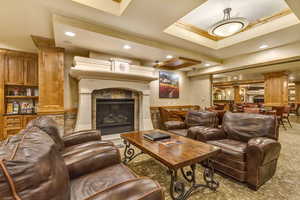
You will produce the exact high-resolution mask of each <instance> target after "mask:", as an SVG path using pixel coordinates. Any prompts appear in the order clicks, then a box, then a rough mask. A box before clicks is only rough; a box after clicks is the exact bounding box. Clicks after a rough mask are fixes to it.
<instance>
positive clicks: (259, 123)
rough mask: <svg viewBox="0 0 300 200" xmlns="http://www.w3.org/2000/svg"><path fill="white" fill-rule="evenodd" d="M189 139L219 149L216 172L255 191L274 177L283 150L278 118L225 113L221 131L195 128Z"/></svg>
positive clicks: (215, 166) (189, 132)
mask: <svg viewBox="0 0 300 200" xmlns="http://www.w3.org/2000/svg"><path fill="white" fill-rule="evenodd" d="M187 137H189V138H192V139H195V140H199V141H202V142H206V143H209V144H212V145H215V146H218V147H220V148H221V149H222V151H221V153H220V154H218V155H217V156H216V157H214V158H213V159H212V163H213V166H214V168H215V169H216V170H217V171H219V172H222V173H223V174H225V175H228V176H231V177H233V178H234V179H236V180H238V181H241V182H246V183H248V185H249V187H250V188H252V189H254V190H257V189H258V188H259V187H260V186H261V185H263V184H264V183H265V182H266V181H268V180H269V179H271V178H272V176H273V175H274V174H275V171H276V166H277V160H278V157H279V154H280V150H281V145H280V143H279V142H278V141H277V140H278V123H277V120H276V116H272V115H260V114H248V113H231V112H226V113H225V115H224V118H223V124H222V127H221V128H220V129H218V128H209V127H203V126H196V127H192V128H190V129H189V131H188V135H187Z"/></svg>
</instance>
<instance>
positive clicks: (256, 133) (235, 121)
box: [222, 112, 278, 142]
mask: <svg viewBox="0 0 300 200" xmlns="http://www.w3.org/2000/svg"><path fill="white" fill-rule="evenodd" d="M222 128H223V130H224V131H225V133H226V134H227V137H228V138H229V139H233V140H239V141H243V142H248V141H249V140H250V139H251V138H255V137H268V138H272V139H276V140H277V139H278V123H277V119H276V116H273V115H261V114H250V113H231V112H226V113H225V115H224V118H223V124H222Z"/></svg>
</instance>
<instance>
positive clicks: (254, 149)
mask: <svg viewBox="0 0 300 200" xmlns="http://www.w3.org/2000/svg"><path fill="white" fill-rule="evenodd" d="M280 150H281V145H280V143H279V142H278V141H276V140H274V139H270V138H266V137H257V138H253V139H250V140H249V141H248V146H247V149H246V152H247V158H248V160H247V161H248V162H250V163H251V164H255V165H256V166H261V165H264V164H266V163H268V162H270V161H272V160H275V159H277V158H278V157H279V154H280Z"/></svg>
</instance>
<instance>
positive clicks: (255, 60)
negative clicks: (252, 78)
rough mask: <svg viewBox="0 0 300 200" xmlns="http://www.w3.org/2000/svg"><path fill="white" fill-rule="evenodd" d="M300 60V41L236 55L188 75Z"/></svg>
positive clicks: (217, 72)
mask: <svg viewBox="0 0 300 200" xmlns="http://www.w3.org/2000/svg"><path fill="white" fill-rule="evenodd" d="M299 60H300V42H297V43H293V44H290V45H285V46H281V47H277V48H272V49H267V50H265V51H259V52H256V53H251V54H246V55H240V56H235V57H232V58H229V59H225V60H223V65H222V66H214V67H208V68H203V69H198V70H196V71H190V72H188V73H187V74H188V76H202V75H208V74H220V73H225V72H233V71H240V70H245V69H252V68H261V67H268V66H273V65H277V64H278V63H281V64H285V63H289V62H290V63H291V62H299Z"/></svg>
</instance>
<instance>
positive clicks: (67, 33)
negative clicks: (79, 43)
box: [65, 31, 76, 37]
mask: <svg viewBox="0 0 300 200" xmlns="http://www.w3.org/2000/svg"><path fill="white" fill-rule="evenodd" d="M65 35H66V36H69V37H75V35H76V33H74V32H71V31H66V32H65Z"/></svg>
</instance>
